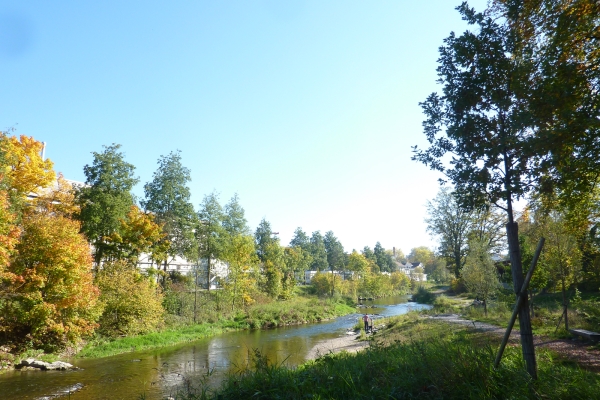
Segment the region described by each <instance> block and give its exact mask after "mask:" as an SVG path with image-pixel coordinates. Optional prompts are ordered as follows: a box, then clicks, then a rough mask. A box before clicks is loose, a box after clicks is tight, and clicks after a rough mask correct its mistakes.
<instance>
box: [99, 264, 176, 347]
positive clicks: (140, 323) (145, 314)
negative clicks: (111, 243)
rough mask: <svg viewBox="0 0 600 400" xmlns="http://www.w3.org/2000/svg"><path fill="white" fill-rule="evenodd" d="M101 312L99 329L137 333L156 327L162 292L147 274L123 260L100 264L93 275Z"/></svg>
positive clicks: (106, 332) (112, 333)
mask: <svg viewBox="0 0 600 400" xmlns="http://www.w3.org/2000/svg"><path fill="white" fill-rule="evenodd" d="M96 283H97V285H98V287H99V288H100V290H101V295H100V301H101V302H102V304H103V305H104V312H103V313H102V316H101V317H100V329H99V331H100V333H102V334H104V335H107V336H118V335H138V334H142V333H148V332H151V331H153V330H156V329H158V328H159V327H160V326H161V324H162V321H163V314H164V309H163V307H162V298H163V296H162V293H161V292H160V288H159V287H158V286H157V285H156V284H155V283H154V282H153V281H151V280H150V279H149V278H148V277H147V276H144V275H142V274H140V272H139V271H138V270H137V269H135V268H133V267H131V266H129V265H128V264H127V263H125V262H118V261H117V262H112V263H106V264H104V265H103V267H102V269H101V270H100V271H98V274H97V276H96Z"/></svg>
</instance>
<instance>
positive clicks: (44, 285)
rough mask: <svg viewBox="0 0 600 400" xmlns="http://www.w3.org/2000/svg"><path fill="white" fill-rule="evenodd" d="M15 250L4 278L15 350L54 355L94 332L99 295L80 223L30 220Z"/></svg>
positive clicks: (2, 315) (3, 321)
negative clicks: (24, 349) (29, 347)
mask: <svg viewBox="0 0 600 400" xmlns="http://www.w3.org/2000/svg"><path fill="white" fill-rule="evenodd" d="M16 250H17V255H16V256H15V257H14V258H13V260H12V262H11V263H10V264H9V265H8V266H7V268H6V272H5V274H4V283H5V287H4V293H3V294H4V300H3V301H2V303H1V305H0V332H1V334H2V337H3V339H4V340H5V341H7V342H9V343H11V344H12V345H13V346H16V347H21V348H25V347H28V346H31V347H34V348H42V349H44V350H47V351H53V350H56V349H60V348H61V347H63V346H64V345H66V344H67V343H73V342H77V341H78V340H79V339H80V338H81V337H83V336H86V335H88V334H90V333H92V332H93V331H94V329H95V328H96V323H95V321H96V320H97V318H98V316H99V312H100V308H99V305H98V296H99V291H98V289H97V288H96V287H95V286H94V284H93V278H92V274H91V272H90V271H91V267H92V258H91V254H90V248H89V245H88V243H87V241H86V240H85V238H84V237H83V236H82V235H81V234H79V224H78V223H77V222H75V221H73V220H70V219H67V218H65V217H62V216H54V215H44V214H34V215H31V216H27V217H25V218H24V220H23V235H22V236H21V238H20V241H19V244H18V245H17V246H16ZM7 283H8V285H7Z"/></svg>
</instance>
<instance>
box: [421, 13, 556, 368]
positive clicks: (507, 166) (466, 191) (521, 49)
mask: <svg viewBox="0 0 600 400" xmlns="http://www.w3.org/2000/svg"><path fill="white" fill-rule="evenodd" d="M458 10H459V11H460V13H461V14H462V16H463V18H464V19H465V20H466V21H467V22H468V23H469V24H470V25H473V26H475V29H474V30H473V31H467V32H465V33H464V34H462V35H461V36H456V35H455V34H454V33H451V34H450V36H449V37H448V38H446V39H445V40H444V45H443V46H441V47H440V58H439V60H438V61H439V63H440V65H439V67H438V76H439V82H440V83H441V84H442V85H443V88H442V90H443V94H442V95H439V94H437V93H433V94H431V95H430V96H429V97H428V98H427V100H426V101H424V102H423V103H421V106H422V108H423V111H424V113H425V115H426V120H425V121H424V123H423V126H424V129H425V134H426V137H427V140H428V141H429V143H430V147H429V148H428V149H425V150H419V149H417V148H416V147H415V148H414V151H415V154H414V156H413V159H415V160H417V161H420V162H423V163H425V164H426V165H429V166H430V167H431V168H433V169H435V170H438V171H441V172H443V173H444V174H445V176H446V177H447V179H448V180H450V181H451V182H452V183H453V184H454V188H455V192H456V195H457V199H458V200H459V202H460V204H461V206H465V207H471V208H472V207H478V206H482V205H484V204H486V203H494V204H496V205H498V206H499V207H501V208H502V209H504V210H505V211H506V214H507V219H508V224H507V237H508V247H509V252H510V259H511V269H512V273H513V282H514V289H515V292H517V293H519V292H520V290H521V285H522V282H523V271H522V264H521V255H520V249H519V241H518V226H517V224H516V223H515V221H514V215H513V202H514V201H515V200H516V199H519V198H521V197H523V196H524V195H526V194H527V193H528V192H529V191H530V190H531V189H532V187H533V186H534V185H536V184H538V183H539V182H540V180H541V179H542V178H543V177H544V170H542V169H541V168H540V167H541V165H540V162H539V161H540V160H541V159H543V158H544V156H545V154H540V153H539V151H540V147H539V143H538V140H537V137H536V135H534V134H532V133H533V131H534V128H533V127H531V125H530V124H529V121H530V117H531V113H530V109H529V107H528V105H529V104H528V102H527V100H528V98H529V96H530V95H531V94H532V91H531V90H532V88H534V87H535V85H534V82H535V77H536V71H535V63H534V62H533V60H532V59H531V57H529V54H531V51H533V50H534V49H533V48H532V47H533V46H534V44H532V43H529V42H523V41H522V40H521V37H520V36H519V35H518V32H516V31H515V30H513V29H511V27H510V25H508V24H505V23H503V22H502V19H496V18H493V16H492V15H487V14H482V13H476V12H475V11H474V10H473V9H471V8H469V7H468V5H467V4H466V3H463V4H462V5H461V6H459V7H458ZM560 144H563V143H560ZM558 147H559V148H560V146H558ZM448 155H450V156H451V158H450V162H449V163H450V165H449V166H446V164H445V163H444V161H443V160H445V159H446V158H447V157H448ZM524 303H525V304H524V305H523V307H522V308H521V311H520V312H519V325H520V329H521V344H522V349H523V356H524V358H525V360H526V363H527V370H528V372H529V373H530V375H531V376H532V377H534V378H535V377H537V366H536V361H535V350H534V347H533V335H532V330H531V321H530V316H529V312H528V305H527V299H525V301H524Z"/></svg>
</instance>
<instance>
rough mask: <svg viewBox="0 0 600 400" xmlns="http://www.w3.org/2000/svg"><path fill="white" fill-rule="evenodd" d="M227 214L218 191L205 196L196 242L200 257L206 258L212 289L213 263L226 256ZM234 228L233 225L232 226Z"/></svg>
mask: <svg viewBox="0 0 600 400" xmlns="http://www.w3.org/2000/svg"><path fill="white" fill-rule="evenodd" d="M224 220H225V214H224V213H223V208H222V207H221V204H219V197H218V195H217V193H215V192H213V193H211V194H209V195H206V196H204V200H202V204H200V209H199V211H198V225H197V227H196V233H195V235H196V242H197V246H198V257H199V258H201V259H205V260H206V265H207V268H206V278H205V279H206V284H207V288H208V289H209V290H210V284H211V282H212V279H213V278H212V275H213V264H214V261H215V260H220V259H222V258H223V256H225V253H226V250H227V240H228V238H227V230H226V229H225V228H224V227H223V223H224ZM228 222H231V223H232V224H235V225H237V222H233V220H231V219H228ZM230 229H233V226H231V227H230Z"/></svg>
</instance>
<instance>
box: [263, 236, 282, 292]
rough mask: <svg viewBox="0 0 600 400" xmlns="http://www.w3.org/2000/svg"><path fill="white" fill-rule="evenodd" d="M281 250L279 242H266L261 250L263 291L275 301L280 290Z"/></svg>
mask: <svg viewBox="0 0 600 400" xmlns="http://www.w3.org/2000/svg"><path fill="white" fill-rule="evenodd" d="M282 266H283V249H282V248H281V246H280V245H279V240H278V239H276V240H273V241H270V242H267V243H266V245H265V246H264V249H263V273H264V280H263V282H262V284H263V291H264V292H265V293H267V294H268V295H269V296H271V297H272V298H274V299H276V298H278V297H279V295H280V294H281V290H282V278H283V274H282V269H283V268H282Z"/></svg>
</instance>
